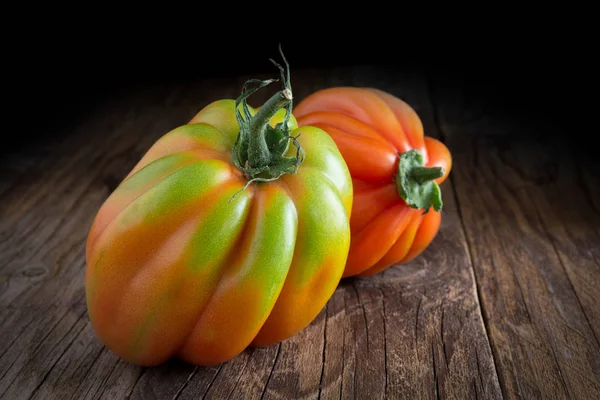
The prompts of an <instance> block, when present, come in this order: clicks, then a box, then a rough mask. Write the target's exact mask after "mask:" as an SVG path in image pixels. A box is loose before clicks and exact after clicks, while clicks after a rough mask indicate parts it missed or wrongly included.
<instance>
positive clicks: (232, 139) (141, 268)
mask: <svg viewBox="0 0 600 400" xmlns="http://www.w3.org/2000/svg"><path fill="white" fill-rule="evenodd" d="M286 63H287V62H286ZM282 77H283V78H284V89H283V90H281V91H279V92H277V93H276V94H275V95H274V96H273V97H272V98H271V99H270V100H269V101H267V103H265V104H264V105H263V106H262V107H260V108H259V109H254V108H252V107H250V106H248V104H247V103H246V97H247V96H249V94H251V93H252V92H253V91H254V90H256V89H258V88H260V87H262V86H264V85H266V84H267V83H269V82H270V81H266V82H262V83H261V84H260V85H259V87H258V88H255V89H252V90H244V93H243V94H242V96H240V98H239V99H237V101H236V100H231V99H222V100H217V101H214V102H213V103H211V104H209V105H207V106H206V107H205V108H203V109H202V110H200V111H199V112H198V113H197V114H196V115H195V116H194V117H193V118H192V119H191V120H190V121H189V122H188V123H186V124H185V125H182V126H180V127H177V128H175V129H173V130H172V131H170V132H168V133H166V134H165V135H164V136H162V137H161V138H160V139H158V140H157V142H156V143H154V144H153V145H152V147H151V148H150V149H149V150H148V151H147V153H146V154H145V155H144V156H143V157H142V158H141V160H140V161H139V162H138V163H137V165H135V167H134V168H133V170H132V171H131V172H130V173H129V174H128V175H127V177H125V179H124V180H123V182H121V183H120V185H119V186H118V187H117V188H116V189H115V190H114V192H113V193H111V194H110V196H109V197H108V198H107V199H106V200H105V202H104V204H103V205H102V206H101V208H100V209H99V211H98V213H97V215H96V217H95V219H94V221H93V224H92V226H91V229H90V232H89V235H88V240H87V244H86V260H87V267H86V300H87V305H88V311H89V316H90V320H91V322H92V324H93V327H94V329H95V331H96V332H97V334H98V336H99V338H100V339H101V340H102V341H103V342H104V343H105V344H106V345H107V346H108V347H109V348H110V349H112V350H113V351H114V352H115V353H116V354H117V355H118V356H120V357H121V358H123V359H125V360H127V361H129V362H131V363H134V364H138V365H146V366H151V365H157V364H160V363H162V362H164V361H166V360H167V359H169V358H171V357H179V358H181V359H183V360H185V361H187V362H189V363H193V364H196V365H215V364H218V363H221V362H224V361H227V360H229V359H231V358H233V357H235V356H236V355H238V354H239V353H240V352H242V351H244V349H245V348H247V347H248V346H267V345H271V344H273V343H277V342H279V341H282V340H285V339H286V338H288V337H290V336H291V335H294V334H296V333H297V332H299V331H301V330H302V329H304V328H305V327H306V326H307V325H308V324H309V323H310V322H311V321H312V320H313V319H314V318H315V317H316V315H317V314H318V313H319V312H320V311H321V310H322V308H323V307H324V305H325V304H326V302H327V301H328V299H329V298H330V296H331V295H332V294H333V292H334V290H335V288H336V286H337V284H338V283H339V280H340V279H341V276H342V273H343V270H344V265H345V262H346V258H347V255H348V249H349V246H350V223H349V218H350V210H351V208H352V201H353V191H352V180H351V176H350V174H349V170H348V167H347V165H346V163H345V161H344V159H343V157H342V155H341V153H340V152H339V150H338V148H337V146H336V145H335V142H334V141H333V140H332V139H331V138H330V136H329V135H327V134H326V133H325V132H324V131H323V130H321V129H319V128H316V127H310V126H305V127H301V128H299V127H298V125H297V122H296V119H295V117H294V116H293V115H292V114H291V110H292V108H291V102H292V100H291V99H292V96H291V88H290V86H289V71H288V77H287V78H288V79H285V78H286V77H285V75H283V73H282ZM251 83H252V82H251ZM236 105H237V106H236Z"/></svg>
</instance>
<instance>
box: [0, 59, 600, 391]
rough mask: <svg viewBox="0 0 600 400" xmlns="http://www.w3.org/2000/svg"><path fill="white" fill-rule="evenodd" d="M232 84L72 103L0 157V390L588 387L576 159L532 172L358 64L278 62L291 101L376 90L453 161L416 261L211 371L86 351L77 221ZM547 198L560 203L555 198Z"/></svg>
mask: <svg viewBox="0 0 600 400" xmlns="http://www.w3.org/2000/svg"><path fill="white" fill-rule="evenodd" d="M274 72H275V71H274ZM247 78H249V77H240V78H239V79H236V80H229V81H227V80H223V79H211V80H204V81H197V82H193V83H177V84H163V85H157V86H153V87H149V88H146V89H143V90H138V91H135V92H132V93H128V94H125V95H124V96H123V97H120V98H119V99H118V100H111V101H109V102H108V103H106V104H103V105H101V106H99V107H98V108H97V109H95V110H94V111H93V112H92V113H90V114H89V115H86V116H85V117H84V118H83V119H82V120H81V121H79V122H78V123H77V124H76V125H75V126H74V127H73V128H72V132H70V133H65V134H64V135H62V136H61V137H62V138H64V140H62V141H61V142H52V141H49V142H46V143H43V144H41V145H39V146H38V147H36V148H29V149H25V150H24V151H23V152H22V153H21V154H14V155H12V156H11V157H10V159H6V160H4V161H3V164H2V166H3V168H6V172H7V173H6V174H3V175H2V180H0V288H1V291H0V321H1V322H0V398H1V399H11V400H12V399H22V398H23V399H28V398H35V399H101V398H106V399H115V398H129V399H133V398H136V399H146V398H159V399H163V398H167V399H223V398H244V399H262V398H265V399H271V398H273V399H280V398H287V399H289V398H303V399H304V398H305V399H311V398H315V399H316V398H323V399H339V398H343V399H347V398H348V399H349V398H369V399H380V398H390V399H398V398H411V399H412V398H416V399H419V398H427V399H435V398H452V399H454V398H455V399H466V398H469V399H470V398H473V399H474V398H486V399H496V398H502V397H509V398H512V397H514V398H531V397H534V398H541V397H548V398H565V397H573V398H591V397H589V396H590V395H592V394H596V393H597V390H598V382H599V380H598V374H599V373H600V366H599V365H598V361H597V360H600V354H599V350H598V341H597V338H598V337H599V335H598V333H599V331H598V329H599V319H600V315H599V314H598V308H597V307H595V305H596V304H598V296H597V295H596V292H595V290H594V288H597V287H598V285H597V283H598V279H599V274H600V272H599V270H598V263H597V259H598V254H597V250H598V248H599V246H598V235H599V233H600V232H599V231H598V226H599V225H598V224H597V222H598V218H599V215H600V214H598V209H597V207H595V203H593V202H591V201H589V199H590V198H594V196H595V195H596V194H597V193H596V192H597V186H596V185H597V183H598V181H597V178H596V176H595V175H594V174H593V173H592V172H593V169H592V168H587V169H582V168H579V167H578V166H573V165H571V164H570V159H569V158H568V157H565V158H564V159H561V161H557V165H560V166H561V167H560V168H559V169H560V171H562V172H561V174H562V175H560V174H559V175H560V177H559V178H557V179H554V178H552V179H548V177H549V176H551V177H554V175H552V174H550V175H548V174H547V172H545V171H548V170H553V169H552V168H554V167H553V166H550V167H549V166H548V165H547V164H548V160H544V159H541V160H540V159H539V156H537V158H535V157H530V156H528V154H527V151H526V149H529V148H531V146H532V144H531V143H522V142H520V140H521V139H519V137H518V136H514V137H513V136H510V135H509V134H508V133H507V132H509V131H507V130H506V129H505V127H499V125H498V124H496V123H494V118H495V116H493V115H491V114H489V113H488V112H487V111H486V110H485V109H483V108H479V105H478V104H477V103H473V105H468V104H467V105H465V104H463V103H465V102H462V101H458V100H459V99H461V98H463V99H464V98H466V99H467V100H468V93H467V94H465V93H464V92H451V91H443V90H442V91H441V92H442V93H446V94H445V96H446V97H444V96H442V95H440V93H441V92H440V90H441V88H438V87H435V85H433V86H432V85H428V83H427V81H426V80H425V79H424V78H423V77H421V76H418V75H411V74H400V73H397V72H394V71H389V70H385V69H377V68H371V67H357V68H335V69H329V70H304V71H296V72H294V74H293V76H292V82H293V87H294V90H295V98H296V100H297V101H299V100H301V99H302V98H303V97H305V96H306V95H308V94H309V93H310V92H312V91H314V90H317V89H320V88H323V87H328V86H337V85H353V86H373V87H378V88H381V89H383V90H386V91H389V92H390V93H392V94H395V95H397V96H399V97H401V98H403V99H405V100H406V101H408V102H409V103H410V104H411V105H412V106H413V107H414V108H415V110H416V111H417V112H418V113H419V115H420V116H421V117H422V119H423V124H424V127H425V130H426V132H427V134H428V135H431V136H435V137H441V138H442V139H443V140H445V141H447V142H448V143H449V144H450V147H451V150H452V151H453V154H454V153H456V154H455V170H454V171H455V172H453V174H452V175H451V176H452V180H451V181H448V182H447V183H445V184H444V185H443V196H444V218H443V223H442V227H441V230H440V233H439V235H438V236H437V237H436V239H435V240H434V242H433V243H432V245H431V246H430V247H429V248H428V249H427V250H426V251H425V253H424V254H423V255H422V256H421V257H419V258H417V259H415V260H414V261H413V262H411V263H409V264H407V265H404V266H396V267H393V268H390V269H389V270H387V271H385V272H384V273H381V274H379V275H376V276H374V277H370V278H357V279H346V280H344V281H342V282H341V283H340V285H339V287H338V289H337V290H336V291H335V293H334V295H333V297H332V298H331V299H330V301H329V302H328V303H327V305H326V307H325V308H324V309H323V310H322V312H321V313H320V314H319V315H318V316H317V318H316V319H315V320H314V321H313V323H311V324H310V326H308V327H307V328H306V329H305V330H303V331H302V332H300V333H299V334H297V335H295V336H293V337H291V338H289V339H288V340H286V341H284V342H282V343H280V344H278V345H274V346H270V347H266V348H259V349H248V350H246V351H244V352H243V353H242V354H240V355H239V356H238V357H235V358H234V359H232V360H230V361H229V362H226V363H223V364H221V365H218V366H214V367H210V368H204V367H196V366H193V365H189V364H186V363H184V362H181V361H179V360H176V359H174V360H170V361H169V362H167V363H165V364H163V365H161V366H158V367H154V368H141V367H137V366H133V365H130V364H128V363H125V362H123V361H122V360H120V359H118V358H117V357H116V356H115V355H114V354H113V353H112V352H111V351H110V350H109V349H107V348H106V347H104V346H103V345H102V343H101V342H100V341H99V340H98V338H97V336H96V335H95V333H94V330H93V328H92V326H91V324H90V322H89V318H88V316H87V312H86V308H85V301H84V299H85V297H84V288H83V278H84V272H85V264H84V263H85V258H84V243H85V239H86V235H87V232H88V229H89V226H90V224H91V221H92V218H93V217H94V215H95V213H96V211H97V209H98V207H99V206H100V205H101V204H102V202H103V201H104V199H105V198H106V197H107V196H108V195H109V194H110V192H111V191H112V190H113V189H114V188H115V187H116V185H117V184H118V183H119V182H120V180H121V179H122V178H123V177H124V176H125V175H126V174H127V173H128V172H129V170H130V168H131V167H132V166H133V165H134V164H135V163H136V162H137V161H138V159H139V158H140V157H141V155H142V154H143V153H144V152H145V150H146V149H147V148H148V147H149V146H150V145H151V144H152V143H153V142H154V141H155V140H156V139H158V138H159V137H160V136H161V135H162V134H164V133H166V132H167V131H168V130H170V129H172V128H174V127H176V126H178V125H180V124H182V123H185V121H187V120H188V119H189V118H190V117H191V116H192V115H194V114H195V113H196V112H197V111H198V110H199V109H200V108H202V107H203V106H205V105H206V104H208V103H209V102H211V101H213V100H214V99H216V98H223V97H229V98H235V97H237V95H238V92H239V90H240V88H241V86H242V84H243V82H244V80H245V79H247ZM257 78H264V77H261V76H257ZM432 88H433V89H434V90H433V92H434V93H435V96H434V98H433V99H432V97H431V95H430V92H431V89H432ZM447 93H451V94H450V95H448V94H447ZM268 94H269V92H268V91H266V92H263V93H257V95H256V96H253V98H252V101H251V102H252V103H255V104H260V102H261V101H264V99H265V98H266V97H267V96H268ZM448 96H450V98H448ZM440 128H441V130H440ZM473 130H474V131H476V132H481V131H484V132H485V133H486V135H485V139H480V140H469V141H468V142H466V144H465V143H464V142H463V141H462V139H461V138H462V137H464V136H463V135H472V131H473ZM442 134H443V135H442ZM494 135H497V137H494ZM469 137H471V136H469ZM507 143H508V144H507ZM510 143H512V144H510ZM511 146H512V147H511ZM539 150H540V151H538V153H539V154H548V153H547V152H544V151H543V150H544V149H539ZM549 160H551V162H550V164H552V162H554V161H552V160H554V158H550V159H549ZM473 171H474V172H473ZM519 171H521V172H519ZM522 171H525V172H522ZM557 176H558V175H557ZM575 177H576V179H577V184H575V183H573V182H574V181H575ZM573 186H577V188H574V187H573ZM473 188H477V189H478V190H477V191H474V190H473ZM567 189H568V190H567ZM575 189H577V190H575ZM530 198H535V199H537V201H535V202H532V201H528V199H530ZM554 199H557V201H555V200H554ZM457 200H458V201H457ZM565 202H570V203H571V204H572V207H570V208H569V207H567V208H565V207H561V204H564V203H565ZM480 299H481V302H480Z"/></svg>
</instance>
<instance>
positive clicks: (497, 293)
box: [438, 90, 600, 399]
mask: <svg viewBox="0 0 600 400" xmlns="http://www.w3.org/2000/svg"><path fill="white" fill-rule="evenodd" d="M451 93H452V92H451V91H448V90H445V91H443V92H442V93H441V94H440V97H438V104H439V106H440V110H439V111H440V112H439V116H440V121H441V122H440V123H441V126H442V130H443V131H444V133H445V134H446V135H445V138H446V140H447V142H448V144H449V145H450V147H451V148H452V151H453V154H454V157H455V170H454V174H453V177H452V180H453V183H454V187H455V189H456V193H457V199H458V204H459V211H460V213H461V215H462V218H463V221H464V224H465V228H466V231H467V239H468V243H469V247H470V249H471V254H472V257H473V263H474V266H475V273H476V277H477V284H478V288H479V291H480V293H481V300H482V306H483V308H484V316H485V317H486V323H487V326H488V333H489V336H490V340H491V343H492V347H493V349H494V356H495V360H496V365H497V368H498V374H499V377H500V382H501V385H502V392H503V395H504V396H505V397H507V398H581V399H583V398H585V399H587V398H590V399H591V398H598V397H600V368H599V367H600V361H599V360H600V347H599V343H598V336H597V331H598V329H599V327H600V325H599V322H598V308H597V304H599V303H600V296H599V295H598V291H597V290H596V289H595V288H597V287H598V280H599V279H600V270H599V269H598V263H597V250H598V248H599V244H600V240H599V239H600V238H599V236H598V231H597V227H598V222H599V221H598V213H597V212H595V210H594V209H593V206H592V203H590V202H589V198H586V196H585V195H584V193H583V190H585V189H584V186H583V185H582V182H581V179H577V163H576V160H578V158H577V157H576V156H575V153H572V152H571V151H572V150H573V149H572V148H571V149H569V146H565V145H564V143H560V141H557V140H556V138H558V137H559V136H552V135H550V134H549V131H548V130H543V129H541V130H540V131H539V132H538V131H527V129H532V128H531V127H523V126H522V125H521V124H519V123H518V121H515V120H507V119H502V117H501V116H492V115H486V114H485V113H484V114H483V115H481V114H480V115H479V116H476V115H477V112H476V111H474V110H473V108H472V107H470V106H469V105H468V101H465V99H464V98H463V99H461V100H462V101H456V99H458V98H459V96H458V95H455V96H452V95H451ZM450 98H453V99H454V100H455V101H452V102H451V101H450ZM461 106H462V107H461ZM546 128H548V129H551V127H546Z"/></svg>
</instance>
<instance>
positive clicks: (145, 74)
mask: <svg viewBox="0 0 600 400" xmlns="http://www.w3.org/2000/svg"><path fill="white" fill-rule="evenodd" d="M375 22H376V21H375ZM373 23H374V22H373ZM313 24H318V23H317V22H311V21H307V23H306V27H304V28H303V27H302V26H301V25H298V26H297V29H295V30H294V32H296V33H295V34H293V33H290V32H285V33H281V34H277V33H273V32H269V34H266V33H264V31H253V30H250V29H248V30H247V31H246V32H245V33H244V32H241V33H237V34H236V33H234V32H240V31H239V29H238V28H236V26H220V27H219V26H217V27H215V28H208V27H207V26H203V25H201V24H199V25H198V26H197V29H195V28H196V27H195V26H194V25H193V24H192V25H190V24H188V26H187V28H188V30H182V31H178V30H173V29H171V28H170V27H169V28H167V27H164V26H161V25H155V26H154V27H153V28H152V27H146V28H145V29H141V28H139V29H135V28H133V27H129V29H125V28H123V29H122V30H119V29H117V28H115V27H113V26H112V25H111V24H110V23H108V22H107V23H106V24H103V25H102V26H101V27H86V23H85V21H84V22H82V23H81V26H79V27H77V28H75V27H73V26H69V27H67V28H65V27H64V26H61V25H60V24H53V25H51V26H49V27H47V28H45V29H41V30H38V31H36V32H37V33H36V34H35V35H33V36H29V39H26V38H25V36H23V37H22V38H20V40H18V41H16V40H15V41H12V42H11V41H9V43H8V46H7V48H6V50H5V54H8V55H9V57H8V58H7V60H9V62H7V63H5V66H7V67H8V69H9V73H5V74H4V89H5V90H4V93H5V96H6V98H7V99H8V100H9V102H10V107H9V112H8V113H6V116H5V124H4V126H5V129H4V130H3V139H4V143H5V144H4V145H3V149H2V150H3V151H5V152H6V151H7V152H9V153H10V152H14V151H17V150H18V149H19V148H23V146H26V145H28V144H31V143H34V142H36V141H38V140H45V139H48V138H51V140H60V137H61V136H60V135H61V134H63V132H65V130H66V127H67V126H68V125H69V124H70V123H74V121H76V120H77V118H78V117H79V116H81V115H83V114H84V113H86V112H87V111H88V110H90V109H92V108H93V107H94V106H95V105H96V104H98V103H99V102H102V101H104V100H106V99H107V98H109V97H110V96H116V95H118V93H119V92H120V91H123V90H129V89H133V88H136V87H143V86H145V85H150V84H154V83H158V82H170V81H185V80H194V79H198V78H202V77H207V76H221V77H223V76H224V77H228V76H230V77H235V76H239V75H244V76H247V75H249V74H250V75H251V74H252V73H261V72H267V73H273V74H276V73H277V72H276V70H275V69H274V67H273V65H272V64H271V63H270V62H269V61H268V59H269V58H277V57H278V51H277V46H278V44H279V43H280V42H281V43H282V46H283V49H284V53H285V54H286V56H287V58H288V60H289V61H290V63H291V66H292V68H295V69H299V68H305V67H328V66H332V67H333V66H347V65H376V66H384V67H389V68H394V69H397V70H400V71H407V72H409V71H420V72H423V73H425V74H427V75H428V76H429V77H431V78H432V79H434V80H435V81H436V82H441V83H443V84H450V85H455V86H456V85H460V86H462V87H464V88H466V89H468V90H469V92H470V93H475V95H476V96H479V97H480V98H481V100H482V101H485V102H486V103H487V104H488V105H489V107H492V108H496V109H497V110H501V111H503V112H507V113H510V114H513V115H514V116H515V117H517V118H528V119H530V120H535V121H540V122H547V121H548V120H552V122H551V124H552V126H554V127H555V128H556V129H553V130H552V132H549V133H548V134H551V135H564V136H565V138H573V137H591V135H593V130H592V129H591V125H588V118H589V116H590V115H593V113H594V108H593V107H592V106H591V101H590V100H589V99H587V98H584V96H588V95H589V94H590V93H593V91H591V90H590V89H589V88H590V85H591V84H592V81H593V80H594V79H595V72H594V68H593V65H592V64H591V62H590V59H591V56H590V52H589V51H581V48H582V47H583V48H585V46H586V44H585V43H586V41H588V40H589V39H586V38H587V36H585V35H584V34H583V33H579V32H578V31H576V30H567V29H565V28H564V27H561V26H557V25H555V24H553V23H548V24H547V26H544V27H541V26H536V25H531V24H527V23H525V24H522V25H517V24H515V23H514V22H513V23H508V22H507V21H503V23H502V24H501V25H500V26H492V25H490V26H487V24H486V23H485V22H483V23H479V24H477V26H468V25H464V24H461V23H458V22H456V25H451V26H449V27H438V29H437V30H436V29H433V28H432V27H435V26H436V25H435V24H432V25H423V26H421V27H419V28H411V29H408V28H406V29H405V30H402V27H396V26H391V25H388V26H387V28H381V29H377V28H367V27H366V26H363V25H352V26H345V27H344V28H343V29H342V28H338V27H329V28H326V25H323V28H322V29H312V30H311V28H314V27H313V26H312V25H313ZM374 26H377V25H376V24H375V25H374ZM458 27H460V28H461V29H460V30H458V29H457V28H458ZM236 35H237V36H236ZM244 38H246V39H245V40H244ZM593 97H595V96H593V95H592V98H593ZM590 99H591V98H590ZM15 128H16V129H17V130H18V132H19V134H17V135H15V130H14V129H15Z"/></svg>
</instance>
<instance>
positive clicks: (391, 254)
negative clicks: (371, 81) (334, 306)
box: [294, 87, 452, 277]
mask: <svg viewBox="0 0 600 400" xmlns="http://www.w3.org/2000/svg"><path fill="white" fill-rule="evenodd" d="M294 115H295V116H296V118H297V121H298V125H299V126H308V125H310V126H316V127H319V128H321V129H323V130H325V131H326V132H327V133H328V134H329V135H330V136H331V137H332V138H333V140H334V141H335V142H336V144H337V146H338V148H339V150H340V152H341V153H342V155H343V157H344V159H345V160H346V163H347V164H348V168H349V170H350V174H351V176H352V180H353V190H354V203H353V208H352V213H351V217H350V227H351V236H352V239H351V245H350V251H349V255H348V260H347V263H346V266H345V271H344V275H343V276H344V277H349V276H355V275H358V276H367V275H373V274H375V273H378V272H380V271H382V270H384V269H386V268H388V267H389V266H391V265H394V264H403V263H406V262H408V261H410V260H412V259H414V258H415V257H416V256H418V255H419V254H421V253H422V252H423V250H424V249H425V248H426V247H427V246H428V245H429V244H430V243H431V241H432V240H433V239H434V237H435V236H436V235H437V232H438V230H439V227H440V222H441V214H440V211H441V207H442V201H441V193H440V190H439V186H438V185H439V184H441V183H442V182H444V180H445V179H446V178H447V177H448V174H449V173H450V170H451V167H452V157H451V155H450V151H449V150H448V148H447V147H446V146H445V145H444V144H443V143H441V142H440V141H438V140H436V139H434V138H431V137H427V136H425V135H424V132H423V125H422V123H421V120H420V118H419V116H418V115H417V113H416V112H415V111H414V109H413V108H411V107H410V106H409V105H408V104H407V103H406V102H404V101H403V100H401V99H399V98H397V97H395V96H392V95H391V94H389V93H386V92H383V91H381V90H378V89H373V88H354V87H337V88H328V89H324V90H320V91H318V92H315V93H313V94H311V95H309V96H308V97H306V98H305V99H304V100H303V101H302V102H300V103H299V104H298V105H297V106H296V107H295V109H294Z"/></svg>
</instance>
